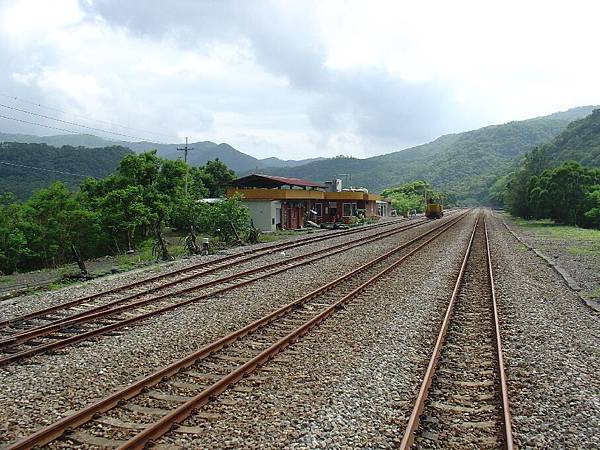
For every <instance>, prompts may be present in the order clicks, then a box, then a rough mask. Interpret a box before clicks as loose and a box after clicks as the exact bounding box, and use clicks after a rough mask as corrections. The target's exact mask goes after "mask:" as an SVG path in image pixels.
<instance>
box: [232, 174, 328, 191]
mask: <svg viewBox="0 0 600 450" xmlns="http://www.w3.org/2000/svg"><path fill="white" fill-rule="evenodd" d="M230 186H234V187H237V188H267V189H275V188H280V187H283V186H290V187H294V186H296V187H303V188H308V187H310V188H324V187H325V186H323V185H321V184H319V183H315V182H313V181H308V180H303V179H302V178H287V177H277V176H275V175H263V174H259V173H253V174H252V175H247V176H245V177H242V178H237V179H235V180H233V181H232V182H231V183H230Z"/></svg>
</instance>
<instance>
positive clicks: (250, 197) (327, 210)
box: [226, 174, 390, 231]
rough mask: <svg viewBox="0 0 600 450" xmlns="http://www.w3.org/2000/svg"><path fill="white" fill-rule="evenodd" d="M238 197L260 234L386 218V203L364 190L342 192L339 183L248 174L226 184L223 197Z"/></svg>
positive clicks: (388, 211)
mask: <svg viewBox="0 0 600 450" xmlns="http://www.w3.org/2000/svg"><path fill="white" fill-rule="evenodd" d="M236 194H241V195H242V198H243V202H244V205H245V206H247V207H248V209H249V211H250V215H251V217H252V220H253V221H254V225H255V226H256V227H257V228H259V229H260V230H262V231H275V230H277V229H298V228H303V227H304V224H305V221H307V220H311V221H313V222H315V223H335V222H346V223H347V222H349V221H350V220H351V217H356V216H358V215H360V214H362V215H363V216H365V217H376V216H387V215H389V213H390V207H389V201H387V200H385V199H382V197H381V196H379V195H374V194H369V192H368V191H367V190H366V189H364V188H360V189H342V183H341V180H333V181H328V182H325V183H323V184H319V183H315V182H312V181H308V180H303V179H301V178H286V177H278V176H273V175H263V174H252V175H248V176H245V177H242V178H238V179H236V180H234V181H232V182H231V183H230V187H229V188H228V189H227V194H226V195H227V196H228V197H231V196H233V195H236Z"/></svg>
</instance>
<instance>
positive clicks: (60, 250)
mask: <svg viewBox="0 0 600 450" xmlns="http://www.w3.org/2000/svg"><path fill="white" fill-rule="evenodd" d="M186 174H188V192H187V194H186V192H185V175H186ZM234 177H235V174H234V172H233V171H231V170H230V169H228V168H227V166H225V164H223V163H222V162H220V161H219V160H215V161H210V162H209V163H207V164H206V166H203V167H194V168H190V167H189V166H188V165H186V164H185V163H184V162H183V161H180V160H177V161H172V160H166V159H162V158H160V157H158V156H157V155H156V151H150V152H145V153H141V154H139V155H134V154H126V155H125V156H124V157H123V158H122V159H121V161H120V162H119V164H118V167H117V169H116V170H115V171H114V172H113V173H112V174H110V175H109V176H107V177H105V178H102V179H96V178H87V179H86V180H84V181H83V182H82V183H81V184H80V186H79V189H78V190H77V191H75V192H72V191H71V190H69V189H68V187H67V186H66V185H65V184H63V183H61V182H55V183H53V184H52V185H50V186H49V187H47V188H44V189H39V190H37V191H35V192H34V193H33V195H32V196H31V197H30V198H29V199H28V200H26V201H24V202H19V201H17V200H16V199H15V197H14V195H12V194H4V195H3V196H2V197H0V200H1V203H0V208H1V209H0V270H2V271H3V272H7V273H10V272H13V271H15V270H30V269H37V268H41V267H49V266H56V265H58V264H61V263H64V262H66V261H67V260H69V259H70V257H71V245H73V246H74V247H75V248H77V249H78V251H79V252H80V253H81V254H82V255H83V256H84V257H86V258H87V257H94V256H100V255H105V254H107V253H112V254H116V253H119V252H122V251H124V250H131V249H134V248H135V247H136V246H138V245H139V244H140V243H141V242H143V241H144V240H147V239H152V238H153V237H154V236H155V233H156V232H157V230H160V229H161V228H162V227H164V226H170V227H174V228H178V229H180V230H182V231H186V232H187V231H189V230H190V227H192V226H193V227H194V228H195V229H196V230H198V231H202V232H208V233H214V232H215V230H217V229H219V230H220V233H219V235H220V236H221V237H222V238H223V239H224V240H230V239H231V238H232V236H233V235H235V232H234V230H233V229H234V228H235V231H236V232H240V233H243V232H245V231H246V230H247V228H248V227H249V222H250V220H249V214H248V211H247V209H246V208H244V207H242V206H241V203H240V199H236V198H233V199H224V200H223V201H222V202H218V203H216V204H207V203H202V202H200V200H201V199H202V198H204V197H206V196H208V195H210V196H215V197H218V196H221V195H222V194H223V193H224V192H225V188H226V185H227V183H228V182H229V181H230V180H231V179H233V178H234Z"/></svg>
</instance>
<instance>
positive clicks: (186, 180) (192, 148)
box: [177, 136, 194, 195]
mask: <svg viewBox="0 0 600 450" xmlns="http://www.w3.org/2000/svg"><path fill="white" fill-rule="evenodd" d="M177 150H179V151H180V152H183V160H184V161H185V195H187V193H188V172H189V170H188V167H187V154H188V151H190V150H194V147H188V138H187V136H186V137H185V147H183V148H178V149H177Z"/></svg>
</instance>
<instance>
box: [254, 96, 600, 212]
mask: <svg viewBox="0 0 600 450" xmlns="http://www.w3.org/2000/svg"><path fill="white" fill-rule="evenodd" d="M592 109H593V107H591V106H586V107H579V108H574V109H571V110H569V111H565V112H560V113H556V114H552V115H549V116H545V117H538V118H535V119H530V120H524V121H518V122H510V123H507V124H503V125H493V126H489V127H485V128H481V129H478V130H474V131H468V132H465V133H459V134H450V135H445V136H442V137H440V138H438V139H436V140H435V141H433V142H430V143H428V144H424V145H419V146H417V147H412V148H409V149H406V150H402V151H399V152H394V153H389V154H386V155H381V156H375V157H372V158H367V159H357V158H349V157H337V158H332V159H326V160H322V161H318V162H314V163H311V164H307V165H304V166H299V167H295V168H269V169H266V170H265V172H266V173H270V174H274V175H282V176H294V177H300V178H309V179H313V180H317V181H322V180H327V179H331V178H333V177H335V176H336V174H340V173H344V174H345V173H350V174H351V178H352V181H351V184H353V185H355V186H365V187H367V188H369V189H371V190H374V191H381V190H383V189H384V188H386V187H389V186H395V185H399V184H403V183H406V182H410V181H414V180H419V179H422V180H426V181H428V182H430V183H431V184H432V185H433V186H434V187H436V188H440V189H442V190H444V191H446V192H449V193H451V194H454V195H455V196H456V199H457V200H458V201H459V202H462V203H478V202H483V201H486V200H487V195H488V189H489V187H490V186H491V184H492V183H493V182H494V181H495V180H496V179H497V177H498V176H499V174H502V173H506V171H507V170H508V169H509V167H510V166H511V164H512V163H513V161H514V160H515V159H516V158H519V157H521V156H522V155H523V154H524V153H525V152H526V151H527V150H529V149H531V148H532V147H533V146H535V145H538V144H540V143H542V142H545V141H548V140H550V139H552V138H554V137H555V136H557V135H558V134H559V133H560V132H562V131H563V130H564V129H565V128H566V126H567V125H568V124H569V122H571V121H572V120H575V119H577V118H581V117H583V116H586V115H587V114H589V113H590V112H591V111H592Z"/></svg>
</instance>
